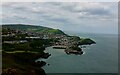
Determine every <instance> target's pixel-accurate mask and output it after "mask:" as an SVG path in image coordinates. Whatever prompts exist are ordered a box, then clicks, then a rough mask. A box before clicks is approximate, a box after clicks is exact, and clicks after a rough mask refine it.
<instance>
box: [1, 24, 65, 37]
mask: <svg viewBox="0 0 120 75" xmlns="http://www.w3.org/2000/svg"><path fill="white" fill-rule="evenodd" d="M2 27H3V28H5V27H6V28H10V29H17V30H24V31H30V32H38V33H49V34H60V35H66V34H65V33H64V32H63V31H61V30H59V29H53V28H48V27H43V26H36V25H26V24H3V25H2Z"/></svg>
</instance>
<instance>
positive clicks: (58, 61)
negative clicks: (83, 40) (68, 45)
mask: <svg viewBox="0 0 120 75" xmlns="http://www.w3.org/2000/svg"><path fill="white" fill-rule="evenodd" d="M74 35H79V36H82V37H89V38H91V39H93V40H95V41H96V43H97V44H96V45H91V46H87V47H86V48H85V49H83V51H84V52H85V54H83V55H67V54H66V53H65V52H64V49H53V48H52V47H48V48H46V52H49V53H51V54H52V56H51V57H49V58H48V59H46V60H45V61H46V62H47V63H49V64H50V65H46V66H44V67H43V68H44V70H45V72H46V73H117V72H118V39H117V36H116V35H106V34H74Z"/></svg>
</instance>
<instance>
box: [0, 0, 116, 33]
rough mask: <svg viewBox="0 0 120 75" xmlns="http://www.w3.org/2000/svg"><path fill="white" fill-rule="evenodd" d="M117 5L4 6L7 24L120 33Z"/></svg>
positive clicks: (1, 16)
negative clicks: (119, 31)
mask: <svg viewBox="0 0 120 75" xmlns="http://www.w3.org/2000/svg"><path fill="white" fill-rule="evenodd" d="M117 6H118V5H117V2H116V3H115V2H48V3H47V2H36V3H35V2H34V3H30V2H28V3H20V2H19V3H3V4H2V11H0V20H2V23H3V24H13V23H17V24H19V23H20V24H33V25H41V26H46V27H51V28H57V29H61V30H63V31H74V32H89V33H110V34H113V33H114V34H117V32H118V22H117V19H118V18H117V17H118V15H117V14H118V12H117V10H118V7H117Z"/></svg>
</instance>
